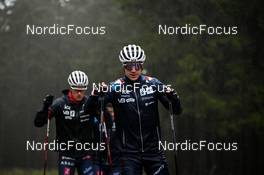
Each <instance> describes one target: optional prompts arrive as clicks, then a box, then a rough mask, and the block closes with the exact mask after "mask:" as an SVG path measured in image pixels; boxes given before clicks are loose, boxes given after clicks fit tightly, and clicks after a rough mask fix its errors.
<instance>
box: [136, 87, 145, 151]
mask: <svg viewBox="0 0 264 175" xmlns="http://www.w3.org/2000/svg"><path fill="white" fill-rule="evenodd" d="M135 97H136V101H137V112H138V120H139V132H140V139H141V151H142V152H144V143H143V136H142V126H141V115H140V111H139V105H138V97H137V92H135Z"/></svg>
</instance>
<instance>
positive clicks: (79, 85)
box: [68, 70, 89, 90]
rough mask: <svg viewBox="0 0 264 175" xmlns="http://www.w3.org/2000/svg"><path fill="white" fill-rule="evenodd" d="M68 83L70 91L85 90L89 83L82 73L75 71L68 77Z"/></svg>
mask: <svg viewBox="0 0 264 175" xmlns="http://www.w3.org/2000/svg"><path fill="white" fill-rule="evenodd" d="M68 83H69V85H70V86H71V89H76V90H86V89H87V86H88V83H89V81H88V77H87V75H86V74H85V73H84V72H82V71H79V70H76V71H73V72H72V73H71V74H70V75H69V78H68Z"/></svg>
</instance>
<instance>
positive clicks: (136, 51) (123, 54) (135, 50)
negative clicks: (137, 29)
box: [119, 44, 146, 64]
mask: <svg viewBox="0 0 264 175" xmlns="http://www.w3.org/2000/svg"><path fill="white" fill-rule="evenodd" d="M145 59H146V56H145V53H144V50H143V49H141V47H140V46H136V45H134V44H133V45H128V46H124V47H123V49H122V50H121V51H120V54H119V60H120V61H121V62H122V63H123V64H126V63H129V62H139V63H141V64H143V63H144V61H145Z"/></svg>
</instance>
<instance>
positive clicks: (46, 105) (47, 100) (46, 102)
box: [43, 95, 54, 111]
mask: <svg viewBox="0 0 264 175" xmlns="http://www.w3.org/2000/svg"><path fill="white" fill-rule="evenodd" d="M53 98H54V96H53V95H46V97H45V98H44V99H43V111H47V110H48V109H49V107H50V105H51V104H52V102H53Z"/></svg>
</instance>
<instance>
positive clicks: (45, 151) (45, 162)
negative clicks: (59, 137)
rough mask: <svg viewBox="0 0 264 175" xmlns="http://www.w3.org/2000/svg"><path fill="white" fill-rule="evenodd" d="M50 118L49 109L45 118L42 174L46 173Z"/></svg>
mask: <svg viewBox="0 0 264 175" xmlns="http://www.w3.org/2000/svg"><path fill="white" fill-rule="evenodd" d="M50 120H51V109H50V108H49V110H48V120H47V130H46V136H45V139H44V170H43V174H44V175H46V169H47V164H48V149H47V145H48V143H49V131H50Z"/></svg>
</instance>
